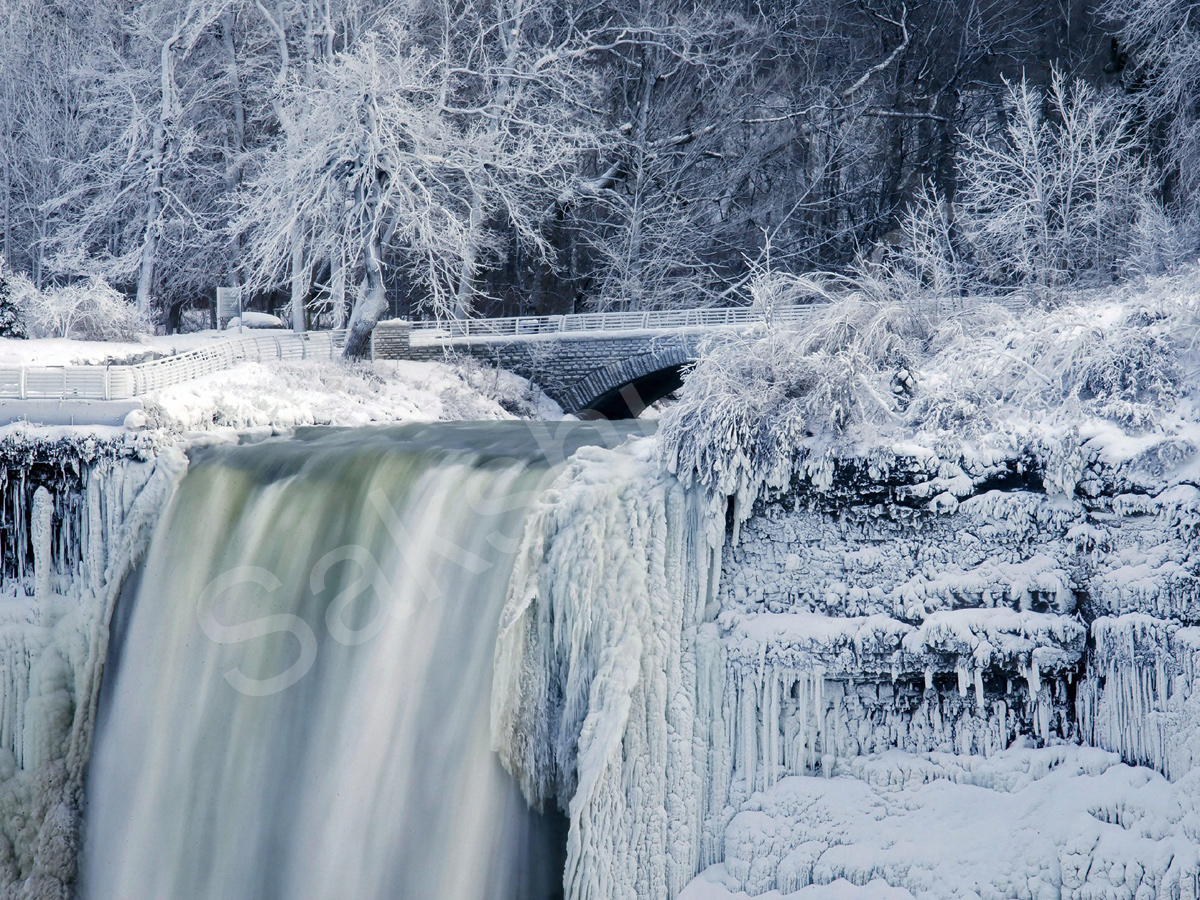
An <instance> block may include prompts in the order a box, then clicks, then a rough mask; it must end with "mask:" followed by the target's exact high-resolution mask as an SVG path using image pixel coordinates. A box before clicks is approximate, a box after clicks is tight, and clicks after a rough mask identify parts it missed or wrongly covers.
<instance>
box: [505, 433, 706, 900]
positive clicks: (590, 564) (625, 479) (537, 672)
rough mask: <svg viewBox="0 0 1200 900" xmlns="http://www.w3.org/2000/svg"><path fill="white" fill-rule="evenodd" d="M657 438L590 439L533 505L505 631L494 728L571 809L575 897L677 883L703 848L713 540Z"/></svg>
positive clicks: (508, 754)
mask: <svg viewBox="0 0 1200 900" xmlns="http://www.w3.org/2000/svg"><path fill="white" fill-rule="evenodd" d="M649 449H650V448H649V446H648V442H646V441H642V442H637V443H634V444H632V445H628V446H627V447H626V448H625V449H623V450H621V451H616V452H610V451H604V450H599V449H595V448H585V449H583V450H581V451H580V452H579V453H578V454H577V455H576V457H575V458H574V459H573V460H572V461H571V462H570V463H569V464H568V465H567V467H566V469H565V471H564V472H563V473H562V475H561V476H560V477H559V478H558V479H557V481H556V482H555V483H554V485H553V486H552V487H551V488H550V490H548V491H547V492H546V494H545V495H544V496H543V497H542V498H541V499H540V500H539V501H538V502H537V503H536V504H535V505H534V507H533V509H532V511H531V512H530V516H529V519H528V520H527V523H526V529H525V536H524V538H523V541H522V546H521V549H520V551H519V553H518V557H517V563H516V569H515V571H514V574H513V578H512V581H511V583H510V588H509V596H508V601H507V604H506V606H505V610H504V612H503V614H502V617H501V623H500V635H499V638H498V640H497V648H496V671H495V681H494V687H493V708H492V730H493V738H494V740H495V742H496V747H497V750H498V751H499V753H500V757H501V760H502V761H503V762H504V764H505V766H506V767H507V768H508V769H509V770H510V771H511V772H513V773H514V775H516V776H517V778H518V780H519V782H520V784H521V786H522V789H523V791H524V792H525V795H526V797H527V798H528V799H529V800H530V801H531V802H533V803H535V804H538V805H541V804H543V803H545V802H552V801H555V800H557V802H558V803H559V804H560V805H561V806H562V807H563V808H564V809H565V810H566V811H567V813H568V817H569V820H570V832H569V836H568V843H567V864H566V872H565V875H564V884H565V887H566V895H567V896H568V897H570V898H579V900H584V898H587V900H593V898H594V900H599V898H622V900H634V898H636V897H670V896H675V895H677V894H678V893H679V891H680V890H682V888H683V886H684V885H685V884H686V883H687V881H689V880H690V879H691V878H692V876H693V874H694V873H695V871H696V869H697V865H698V860H699V856H700V839H701V835H700V831H701V820H702V817H703V814H704V797H705V788H704V783H705V756H706V747H707V746H708V745H709V743H710V737H711V736H710V735H709V734H708V733H707V731H706V730H705V728H704V725H705V723H706V721H707V718H706V717H705V716H704V715H703V713H702V712H701V711H700V709H699V706H700V704H701V703H702V702H703V697H704V690H703V688H702V687H700V686H699V685H698V684H697V681H698V679H699V678H702V677H703V675H702V674H701V673H700V672H699V671H698V669H697V651H696V641H697V625H698V623H699V620H700V618H701V616H702V614H703V611H704V609H705V607H706V605H707V604H708V602H709V600H710V596H711V589H712V585H713V576H714V573H715V560H716V555H715V552H714V548H713V547H712V546H710V545H709V543H708V540H707V537H706V529H705V523H704V520H703V517H702V515H701V512H700V509H699V506H698V504H696V503H695V502H694V501H695V498H694V496H693V495H689V494H688V493H687V492H686V491H685V490H684V489H683V488H682V487H681V486H680V485H679V484H678V482H677V481H676V480H675V479H674V478H671V477H669V476H663V475H661V474H660V473H659V472H658V471H657V469H656V467H655V465H654V464H653V462H652V460H651V458H650V452H649Z"/></svg>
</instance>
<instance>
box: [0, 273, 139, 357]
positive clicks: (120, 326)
mask: <svg viewBox="0 0 1200 900" xmlns="http://www.w3.org/2000/svg"><path fill="white" fill-rule="evenodd" d="M12 280H13V285H14V295H15V297H16V301H17V305H18V307H19V308H20V310H21V316H22V318H23V320H24V322H25V325H26V327H27V328H28V329H29V333H30V336H31V337H35V338H68V337H69V338H79V339H80V340H85V341H133V340H136V339H137V338H138V337H139V336H141V335H143V334H145V333H146V332H148V331H150V325H149V323H148V322H147V321H146V319H145V318H144V317H143V316H142V315H141V314H140V313H139V312H138V310H137V307H136V306H134V305H133V303H132V302H130V300H129V299H128V298H127V297H125V295H124V294H121V293H119V292H118V291H116V290H114V289H113V288H112V286H111V285H109V284H108V282H106V281H104V280H103V279H101V278H94V279H92V280H90V281H81V282H78V283H76V284H68V285H65V286H63V287H50V288H47V289H46V290H44V291H43V290H38V288H37V287H36V286H35V285H34V284H33V282H31V281H30V280H29V279H28V278H26V277H25V276H23V275H18V276H15V277H14V278H13V279H12Z"/></svg>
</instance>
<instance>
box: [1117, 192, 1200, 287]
mask: <svg viewBox="0 0 1200 900" xmlns="http://www.w3.org/2000/svg"><path fill="white" fill-rule="evenodd" d="M1198 254H1200V210H1198V209H1196V208H1195V207H1191V206H1189V207H1188V209H1187V210H1186V211H1184V210H1176V211H1171V210H1167V209H1165V208H1164V207H1163V205H1162V204H1161V203H1159V202H1158V201H1157V200H1155V199H1153V198H1152V197H1145V198H1143V199H1142V200H1141V203H1140V204H1139V207H1138V215H1137V218H1136V219H1135V220H1134V223H1133V228H1132V229H1131V231H1130V235H1129V253H1128V259H1127V260H1126V264H1125V265H1126V269H1127V270H1128V271H1129V273H1130V274H1134V275H1146V276H1153V275H1172V274H1174V273H1175V272H1178V271H1179V270H1180V269H1181V268H1182V267H1183V266H1184V265H1185V264H1187V263H1193V262H1195V261H1196V257H1197V255H1198Z"/></svg>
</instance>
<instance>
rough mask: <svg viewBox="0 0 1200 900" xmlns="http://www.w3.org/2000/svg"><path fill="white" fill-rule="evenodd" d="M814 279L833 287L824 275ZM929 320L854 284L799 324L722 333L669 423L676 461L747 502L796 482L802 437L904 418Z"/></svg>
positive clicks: (687, 473) (815, 285) (664, 437)
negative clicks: (763, 490) (725, 336)
mask: <svg viewBox="0 0 1200 900" xmlns="http://www.w3.org/2000/svg"><path fill="white" fill-rule="evenodd" d="M797 280H798V281H799V280H800V279H797ZM839 281H841V282H842V283H843V284H845V285H848V284H849V282H847V281H845V280H839ZM804 284H805V285H806V286H807V287H809V288H811V289H812V290H813V291H818V290H824V291H827V292H828V291H831V288H830V286H829V284H828V283H826V284H822V282H821V281H820V280H818V279H813V278H809V279H806V280H804ZM929 327H930V326H929V322H928V320H927V319H926V317H925V315H924V314H923V313H922V312H921V311H920V310H919V309H918V308H916V307H914V306H903V305H901V304H898V303H894V302H886V301H881V300H876V299H872V298H870V297H868V296H866V295H864V294H863V293H861V292H846V293H843V295H842V299H839V300H837V301H836V302H833V303H830V304H829V305H827V306H822V307H818V308H815V309H814V314H813V318H811V319H810V320H808V321H807V322H804V323H802V324H800V325H799V326H797V327H795V329H794V330H792V329H790V328H783V327H776V326H768V327H766V328H764V329H763V330H761V331H759V332H757V333H756V334H754V335H752V336H750V337H748V338H746V339H733V340H721V341H717V342H714V343H713V344H711V345H710V346H709V347H708V348H707V350H706V352H705V353H704V356H703V358H702V359H701V361H700V362H699V363H698V364H697V365H696V366H695V367H694V368H693V370H692V371H691V373H690V374H689V375H688V377H687V380H686V382H685V384H684V387H683V389H682V391H681V392H680V395H679V402H678V403H677V404H675V405H674V406H672V407H670V408H669V410H668V411H667V412H666V413H665V414H664V415H663V417H662V420H661V422H660V425H659V431H658V436H659V441H660V448H661V452H662V454H663V458H664V459H665V460H666V462H667V466H668V468H669V469H670V471H672V472H674V473H676V474H677V475H679V476H680V477H681V478H683V479H684V481H685V483H686V482H689V481H691V480H692V479H693V478H694V477H695V478H697V480H699V481H700V482H701V483H703V484H705V485H706V486H708V487H709V488H711V489H713V490H714V491H715V492H716V493H718V494H721V495H724V496H737V497H739V498H741V499H742V500H746V501H751V500H753V499H754V495H755V494H756V492H757V490H758V489H759V488H760V487H761V486H762V485H773V486H782V485H784V484H786V483H787V481H788V480H789V479H790V477H791V473H792V461H793V456H794V454H795V450H796V448H797V447H798V446H799V445H800V444H801V443H802V442H805V441H806V440H808V439H814V438H815V439H817V440H818V441H821V440H827V439H833V438H835V437H836V436H837V435H839V434H841V433H842V432H844V431H845V430H847V429H848V428H850V427H851V426H853V425H856V424H860V423H866V422H879V421H888V420H897V419H898V418H899V416H900V413H901V411H902V410H903V408H904V406H905V405H906V403H907V401H908V397H909V395H910V394H911V392H912V391H913V389H914V388H915V387H916V374H915V373H916V363H917V360H918V359H919V358H920V357H921V356H922V355H923V353H924V344H925V342H926V341H927V339H928V336H929Z"/></svg>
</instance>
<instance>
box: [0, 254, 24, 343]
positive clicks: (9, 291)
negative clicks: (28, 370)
mask: <svg viewBox="0 0 1200 900" xmlns="http://www.w3.org/2000/svg"><path fill="white" fill-rule="evenodd" d="M23 337H28V335H27V334H26V333H25V322H24V320H23V318H22V316H21V310H20V308H19V307H18V306H17V297H16V292H15V291H14V290H13V285H12V279H11V277H10V276H9V275H8V273H7V272H5V271H4V260H3V259H0V338H23Z"/></svg>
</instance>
